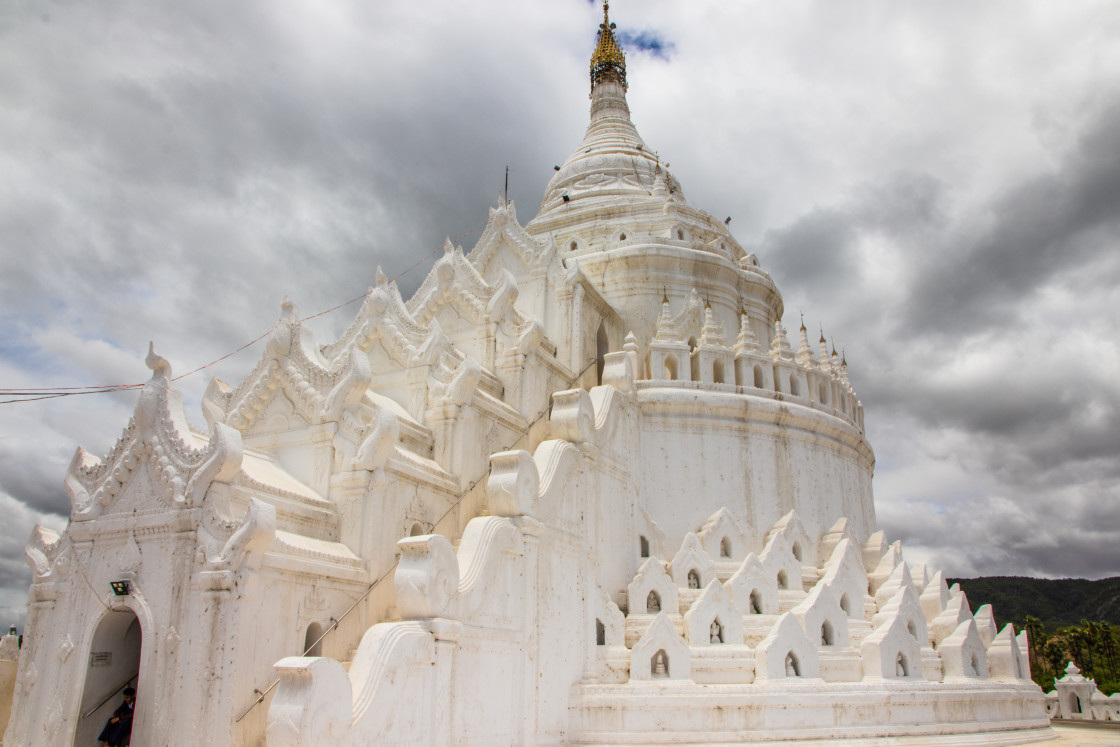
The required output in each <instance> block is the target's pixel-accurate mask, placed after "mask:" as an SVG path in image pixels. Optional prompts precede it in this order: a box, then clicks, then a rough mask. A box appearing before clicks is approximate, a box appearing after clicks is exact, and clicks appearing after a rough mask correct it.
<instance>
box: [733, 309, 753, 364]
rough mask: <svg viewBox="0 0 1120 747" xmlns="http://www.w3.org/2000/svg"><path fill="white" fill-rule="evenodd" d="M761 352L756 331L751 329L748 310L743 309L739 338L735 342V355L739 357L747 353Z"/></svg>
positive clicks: (740, 318) (740, 317)
mask: <svg viewBox="0 0 1120 747" xmlns="http://www.w3.org/2000/svg"><path fill="white" fill-rule="evenodd" d="M758 352H759V347H758V337H756V336H755V334H754V330H752V329H751V323H750V319H749V318H748V317H747V311H746V309H743V311H742V312H740V314H739V337H738V339H737V340H735V353H736V354H737V355H741V354H745V353H754V354H757V353H758Z"/></svg>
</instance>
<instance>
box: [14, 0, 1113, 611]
mask: <svg viewBox="0 0 1120 747" xmlns="http://www.w3.org/2000/svg"><path fill="white" fill-rule="evenodd" d="M598 16H599V10H598V8H597V6H595V5H594V4H593V3H589V2H587V1H586V0H553V1H552V2H548V3H537V2H534V3H525V2H516V1H515V0H475V2H470V3H464V2H449V1H447V0H429V1H428V2H409V3H405V2H396V3H389V2H373V3H371V2H368V1H366V2H363V1H361V0H291V1H290V2H285V3H274V2H268V1H267V0H245V1H243V2H237V3H228V2H216V1H212V0H203V1H202V2H192V3H182V2H172V1H171V0H112V1H110V0H94V1H93V2H85V3H78V2H73V1H72V0H60V1H56V2H48V1H42V0H24V1H22V2H10V3H6V4H4V5H3V6H2V7H0V175H2V179H0V261H2V263H3V264H2V269H0V330H2V331H0V388H7V389H15V388H20V387H54V386H82V385H95V384H118V383H133V382H140V381H143V380H145V379H146V378H147V377H148V375H149V372H148V370H147V369H146V367H145V366H144V363H143V357H144V352H145V350H146V346H147V343H148V341H149V340H154V341H155V344H156V347H157V350H158V351H159V352H160V353H162V354H163V355H164V356H166V357H167V358H168V359H169V360H170V361H171V362H172V365H173V366H174V368H175V372H176V373H184V372H186V371H189V370H191V369H194V368H196V367H198V366H201V365H203V364H205V363H207V362H209V361H212V360H214V359H216V358H218V357H220V356H222V355H224V354H225V353H227V352H229V351H230V350H233V349H235V348H237V347H238V346H240V345H242V344H243V343H245V342H247V341H248V340H251V339H253V338H255V337H257V336H258V335H260V334H262V333H263V332H266V331H267V330H268V329H269V328H270V327H271V326H272V324H273V321H274V320H275V318H276V316H277V315H278V312H279V305H280V303H281V301H282V300H283V298H284V296H285V295H288V296H290V297H291V298H292V300H294V301H295V302H296V303H297V305H298V306H299V308H300V310H301V312H302V313H303V314H310V313H314V312H317V311H321V310H323V309H327V308H329V307H331V306H334V305H335V304H338V303H341V302H343V301H346V300H347V299H350V298H353V297H355V296H359V295H361V294H362V293H363V292H364V291H365V289H366V287H367V286H368V285H370V284H371V283H372V281H373V277H374V273H375V271H376V268H377V266H378V264H379V263H380V264H381V265H383V266H384V268H385V271H386V272H387V273H388V274H389V275H390V276H393V275H396V274H398V273H400V272H402V271H404V270H406V269H407V268H408V267H409V266H411V265H413V264H414V263H415V262H417V261H418V260H421V259H422V258H425V257H426V256H427V255H429V253H430V252H432V250H436V249H438V248H439V245H440V243H441V242H442V240H443V238H444V236H446V235H450V236H452V237H457V236H460V235H462V234H467V235H466V237H465V238H464V239H463V240H462V243H463V244H464V245H465V246H466V247H467V248H469V247H470V246H472V245H473V242H474V240H475V239H476V238H477V236H478V233H479V227H480V224H481V223H482V222H483V221H484V220H485V218H486V211H487V208H488V206H489V205H491V204H494V202H495V200H496V198H497V194H498V191H499V190H500V189H501V187H502V180H503V175H504V169H505V167H506V166H507V165H508V166H509V167H510V172H511V177H510V179H511V185H510V192H511V196H512V197H513V198H514V199H515V201H516V202H517V204H518V208H519V217H520V219H521V221H522V222H523V223H524V222H526V221H527V220H528V219H529V218H530V217H532V215H533V214H534V212H535V210H536V207H537V205H538V204H539V201H540V198H541V194H542V192H543V189H544V185H545V183H546V181H547V180H548V178H549V177H550V176H551V174H552V166H553V165H554V164H557V163H560V162H562V161H563V160H564V159H565V157H566V156H567V155H568V153H569V152H570V150H571V149H572V148H574V147H575V145H576V144H577V143H578V142H579V140H580V138H581V136H582V134H583V129H584V127H585V126H586V122H587V105H588V100H587V85H588V81H587V60H588V56H589V54H590V51H591V49H592V47H593V45H594V31H595V29H596V24H597V23H598ZM612 17H613V20H615V21H616V22H617V23H618V25H619V30H620V31H622V32H624V33H625V34H626V36H625V38H626V40H627V44H626V48H627V51H628V61H629V62H628V65H629V67H628V69H629V79H630V86H631V87H630V96H629V98H630V104H631V109H632V111H633V116H634V120H635V122H636V123H637V125H638V127H639V129H640V131H641V133H642V135H643V137H644V138H645V140H646V141H647V143H649V144H650V145H651V146H652V147H654V148H656V149H658V151H659V152H660V154H661V157H662V159H663V160H667V161H669V162H670V163H671V164H672V166H673V170H674V173H675V175H676V176H678V178H679V179H680V180H681V182H682V184H683V186H684V189H685V192H686V194H687V195H688V196H689V198H690V200H691V201H692V202H693V204H695V205H697V206H699V207H702V208H704V209H706V210H708V211H709V212H711V213H713V214H715V215H716V216H717V217H724V216H726V215H730V216H732V223H731V228H732V230H733V231H734V233H735V234H736V236H737V237H738V238H739V240H740V241H741V242H742V243H743V244H744V246H747V247H748V248H749V249H750V250H752V251H756V252H757V253H758V255H759V257H760V260H761V262H762V264H763V266H764V267H765V268H766V269H768V270H769V271H770V272H771V273H772V274H773V276H774V278H775V280H776V281H777V282H778V284H779V286H780V288H781V289H782V291H783V293H784V295H785V300H786V308H787V318H786V321H787V323H789V324H791V325H795V324H796V322H797V314H798V312H804V313H805V318H806V321H807V323H808V324H809V325H810V326H811V327H813V328H814V329H815V328H816V327H817V326H818V324H823V325H824V330H825V332H826V334H828V335H830V336H832V337H834V338H835V340H836V344H837V345H838V346H840V347H843V348H844V349H845V351H846V353H847V358H848V361H849V364H850V374H851V378H852V380H853V383H854V385H855V387H856V390H857V393H858V394H859V395H860V398H861V399H862V401H863V403H864V406H865V407H866V413H867V414H866V421H867V427H868V432H869V435H870V438H871V441H872V444H873V446H874V447H875V449H876V454H877V459H878V463H877V468H876V480H875V492H876V497H877V506H878V515H879V519H880V523H881V525H882V527H883V528H885V529H886V530H887V532H888V534H889V536H890V537H891V538H892V539H902V540H903V543H904V546H905V547H906V548H907V554H908V556H910V557H911V558H912V559H916V560H929V561H930V562H933V563H935V564H937V565H938V566H940V567H943V568H944V569H945V570H946V571H948V572H949V573H950V574H951V575H994V574H1017V575H1039V576H1051V577H1060V576H1084V577H1090V578H1097V577H1102V576H1109V575H1116V574H1117V573H1120V552H1118V551H1117V549H1116V548H1117V547H1120V411H1118V408H1120V345H1118V342H1117V340H1118V338H1117V334H1116V328H1117V325H1118V324H1120V313H1118V308H1120V290H1118V287H1120V250H1118V246H1117V244H1118V241H1120V4H1117V3H1115V2H1094V1H1093V0H1079V2H1076V3H1057V2H1053V1H1052V0H1034V1H1031V0H1003V1H1002V2H1001V1H999V0H990V1H989V2H985V3H975V2H971V1H967V2H966V1H964V0H960V1H953V0H946V1H943V2H937V3H929V2H906V1H903V2H900V1H899V0H818V1H816V2H814V1H812V0H783V1H782V2H762V1H761V0H755V1H753V2H738V3H727V2H716V1H715V0H689V1H688V2H684V0H643V1H642V2H640V3H639V2H637V0H616V2H615V4H614V7H613V8H612ZM429 266H430V259H429V260H426V261H425V262H423V263H422V264H421V265H420V267H419V268H417V269H415V270H413V271H412V272H410V273H408V274H406V275H404V276H403V277H402V278H401V280H400V283H401V285H402V288H404V289H405V291H406V292H407V291H409V290H411V289H412V288H415V287H416V286H417V285H418V284H419V282H420V281H421V280H422V279H423V276H424V273H425V272H426V270H427V267H429ZM355 310H356V306H355V305H352V306H348V307H346V308H344V309H342V310H339V311H335V312H333V313H331V314H328V315H325V316H323V317H320V318H318V319H316V320H315V321H314V322H312V323H311V324H312V326H313V327H314V328H315V329H316V331H317V333H318V335H319V338H320V339H321V340H327V339H331V338H332V337H333V335H335V334H337V332H338V331H340V330H341V329H342V328H344V327H345V325H346V323H347V322H348V321H349V320H350V319H351V318H352V315H353V313H354V311H355ZM259 353H260V350H259V347H254V348H250V349H249V350H247V351H245V352H242V353H240V354H238V355H236V356H233V357H231V358H229V359H227V360H225V361H223V362H222V363H220V364H218V365H216V366H213V367H211V368H209V369H207V370H206V371H204V372H201V373H197V374H194V375H192V376H189V377H186V378H184V379H182V380H180V381H179V382H178V385H179V386H180V387H181V388H182V390H183V391H184V393H185V394H186V396H187V398H188V401H189V402H190V403H191V404H190V406H189V409H190V414H191V416H192V417H193V418H194V419H195V421H196V422H202V418H201V415H200V414H199V411H198V407H197V402H198V399H199V397H200V395H201V393H202V391H203V389H204V388H205V386H206V383H207V381H208V380H209V377H210V376H211V375H218V376H220V377H221V378H223V379H225V380H226V381H229V382H233V383H236V382H238V381H240V380H241V378H242V377H243V376H244V375H245V374H246V373H247V372H248V371H249V370H250V369H251V367H252V365H253V363H254V362H255V360H256V357H257V356H258V355H259ZM134 396H135V395H134V394H129V393H123V394H111V395H91V396H80V397H79V396H75V397H63V398H58V399H50V400H44V401H39V402H24V403H19V404H5V405H3V406H2V408H0V511H2V512H3V515H4V517H5V521H4V529H3V531H2V533H0V615H3V619H0V623H5V624H6V622H7V621H8V620H9V619H11V620H12V621H15V622H19V621H21V620H22V615H23V612H22V607H23V605H24V602H25V599H26V585H27V583H28V582H29V574H28V572H27V569H26V566H25V565H24V561H23V545H24V543H25V542H26V539H27V536H28V534H29V532H30V530H31V528H32V526H33V525H34V523H35V522H42V523H44V524H47V525H49V526H52V527H54V528H58V529H61V528H62V527H63V526H64V525H65V515H66V512H67V511H68V501H67V499H66V496H65V492H64V491H63V488H62V478H63V475H64V473H65V469H66V466H67V464H68V462H69V460H70V458H71V456H72V455H73V452H74V449H75V448H76V446H77V445H78V444H81V445H83V446H85V447H86V448H87V449H89V450H90V451H92V452H94V453H96V454H102V453H104V452H105V451H106V450H107V449H108V448H110V446H111V445H112V443H113V441H114V440H115V439H116V437H117V436H118V434H119V432H120V429H121V428H122V427H123V426H124V425H125V423H126V422H127V420H128V417H129V415H130V413H131V410H132V406H133V402H134ZM0 399H8V397H6V396H5V397H2V398H0Z"/></svg>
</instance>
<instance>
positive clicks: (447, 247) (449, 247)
mask: <svg viewBox="0 0 1120 747" xmlns="http://www.w3.org/2000/svg"><path fill="white" fill-rule="evenodd" d="M453 251H455V245H454V244H452V243H451V237H450V236H448V237H447V238H445V239H444V240H443V253H444V254H451V252H453Z"/></svg>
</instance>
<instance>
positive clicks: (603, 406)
mask: <svg viewBox="0 0 1120 747" xmlns="http://www.w3.org/2000/svg"><path fill="white" fill-rule="evenodd" d="M592 81H593V87H592V94H591V123H590V126H589V127H588V130H587V133H586V135H585V137H584V140H583V142H582V143H581V144H580V145H579V147H578V148H576V150H575V151H574V152H573V155H572V156H571V157H570V158H569V159H568V160H567V161H566V162H565V163H564V164H563V166H561V167H560V168H559V170H558V171H557V173H556V174H555V176H554V178H553V179H552V181H551V182H550V184H549V185H548V188H547V190H546V193H545V197H544V200H543V203H542V205H541V210H540V212H539V213H538V214H537V216H536V217H535V218H533V219H532V220H531V221H529V223H528V224H527V225H525V226H522V225H521V224H520V223H519V222H518V218H517V214H516V211H515V208H514V205H513V204H512V203H506V202H503V203H502V204H500V205H499V206H498V207H496V208H494V209H492V210H491V211H490V219H489V223H488V225H487V227H486V230H485V232H484V233H483V235H482V237H481V238H480V239H479V241H478V243H477V244H476V245H475V247H474V248H473V249H472V250H471V251H470V252H469V253H464V251H463V249H462V248H461V247H455V246H452V245H451V243H450V242H448V244H447V245H446V247H445V254H444V256H443V257H442V258H440V259H439V261H437V262H436V264H435V266H434V267H433V268H432V270H431V272H430V273H429V275H428V277H427V279H426V280H425V281H424V283H423V284H422V286H421V287H420V288H419V290H417V292H416V293H415V294H414V295H413V296H412V297H411V298H410V299H408V300H405V299H404V298H402V297H401V295H400V292H399V290H398V288H397V286H396V284H394V283H390V282H388V281H387V280H386V278H385V277H384V275H381V274H380V273H379V276H378V279H377V282H376V285H375V287H373V288H371V289H370V291H369V293H368V295H367V296H366V299H365V302H364V304H363V305H362V308H361V309H360V311H359V312H358V313H357V316H356V318H355V319H354V321H353V323H352V324H351V325H350V327H349V328H348V329H347V330H346V331H345V332H344V333H343V335H342V336H341V337H340V338H339V339H338V340H336V341H334V342H332V343H329V344H320V343H318V342H316V341H315V340H314V339H313V337H312V335H311V333H310V332H309V331H308V330H307V329H305V328H303V327H302V325H301V324H300V322H299V315H298V313H297V312H296V310H295V308H294V306H293V305H292V304H290V303H285V305H284V307H283V308H282V310H281V315H280V318H279V320H278V322H277V324H276V328H275V330H274V332H273V333H272V335H271V337H270V338H269V340H268V343H267V345H266V349H265V351H264V353H263V354H262V356H261V358H260V360H259V362H258V363H257V365H256V366H255V368H254V369H253V370H252V372H250V373H249V375H248V376H247V377H246V379H245V380H244V381H243V382H242V383H240V384H239V385H237V386H229V385H227V384H225V383H224V382H222V381H218V380H214V381H213V382H211V384H210V387H209V389H208V390H207V393H206V396H205V398H204V401H203V405H202V410H203V412H202V415H203V417H204V419H205V422H206V427H205V428H198V427H196V426H194V425H192V424H191V423H190V421H189V420H188V418H187V416H186V414H185V413H184V411H183V407H182V402H181V397H180V395H179V393H178V392H177V391H176V390H175V389H174V388H173V387H172V385H171V370H170V366H169V365H168V363H167V362H166V361H165V360H163V359H162V358H160V357H159V356H158V355H156V354H155V352H154V351H152V352H151V353H150V354H149V356H148V361H147V362H148V365H149V367H150V368H151V369H152V378H151V380H150V381H149V382H148V384H147V385H146V386H145V387H144V389H143V391H142V392H141V394H140V397H139V400H138V402H137V405H136V410H135V414H134V416H133V418H132V420H131V421H130V422H129V423H128V425H127V426H126V428H125V430H124V432H123V433H122V435H121V438H120V440H119V441H118V442H117V445H116V446H115V447H114V448H113V450H112V451H111V452H110V453H109V454H107V455H106V456H104V457H102V458H100V459H99V458H96V457H94V456H93V455H90V454H88V453H86V452H85V451H84V450H82V449H79V450H78V452H77V454H76V455H75V457H74V460H73V463H72V464H71V467H70V470H69V472H68V474H67V477H66V489H67V492H68V494H69V496H70V499H71V503H72V510H71V518H70V525H69V527H68V528H67V530H66V531H65V532H63V533H62V534H56V533H54V532H51V531H49V530H46V529H42V528H39V529H36V531H35V533H34V534H33V535H32V537H31V540H30V542H29V543H28V546H27V559H28V562H29V564H30V566H31V568H32V572H33V576H34V580H33V583H32V586H31V590H30V595H29V612H28V618H27V637H26V638H25V645H24V647H23V649H22V651H20V652H19V670H18V680H17V684H16V688H15V704H14V710H13V718H12V722H11V725H10V726H9V728H8V731H7V734H6V736H5V744H12V745H51V746H53V745H59V744H82V745H85V744H92V743H93V741H92V740H93V736H94V735H95V734H96V731H97V729H99V728H100V725H101V724H102V723H103V722H104V720H105V718H106V716H107V715H108V714H109V713H110V712H111V711H112V709H113V708H114V707H115V706H116V704H117V703H118V702H119V698H115V697H114V694H115V693H117V692H119V689H120V688H121V687H123V683H126V682H129V681H134V682H135V683H136V687H137V689H138V697H137V717H136V723H135V729H134V739H133V743H134V744H145V745H155V744H173V745H178V744H182V745H188V744H190V745H198V744H202V745H211V746H212V747H219V746H222V747H224V746H226V745H237V746H248V745H260V744H267V745H269V747H288V746H292V747H295V746H296V745H300V746H303V747H309V746H311V745H326V744H331V745H355V746H356V745H367V744H375V743H376V744H384V745H446V744H460V745H479V746H482V745H486V746H488V747H489V746H492V745H560V744H673V743H679V744H684V743H688V744H695V743H705V742H713V743H715V742H721V743H722V742H736V743H739V742H751V741H768V740H780V739H799V740H808V741H812V740H820V741H822V742H823V741H825V740H834V739H840V738H843V739H849V740H854V741H852V742H850V744H864V743H870V742H872V741H874V740H875V739H877V738H880V737H891V738H906V739H907V740H908V741H904V742H892V743H895V744H945V745H947V744H958V743H962V742H967V743H968V744H1020V743H1026V742H1031V741H1037V740H1039V739H1045V738H1048V737H1050V736H1052V735H1051V733H1050V732H1049V729H1048V723H1049V722H1048V718H1047V715H1046V711H1045V708H1044V699H1043V695H1042V693H1041V691H1040V690H1039V688H1038V687H1037V686H1035V685H1034V684H1033V683H1032V682H1031V681H1030V679H1029V671H1028V668H1027V661H1026V657H1025V656H1024V655H1023V649H1022V648H1021V646H1019V645H1018V644H1017V642H1016V640H1015V638H1014V636H1013V634H1012V633H1011V632H1008V631H1003V632H1000V633H999V634H998V635H997V634H996V631H995V630H994V622H993V618H992V616H991V612H990V610H988V611H986V612H985V614H983V615H981V616H980V618H979V619H974V617H973V613H972V611H971V610H970V609H969V606H968V603H967V600H966V599H965V597H964V595H963V594H962V593H960V592H959V590H955V591H953V590H949V589H946V588H945V584H944V581H943V580H942V576H941V574H940V573H938V572H937V571H936V570H935V569H928V570H927V569H925V568H910V567H909V566H907V565H906V564H905V563H904V561H903V558H902V553H901V548H900V547H899V545H897V544H895V545H889V544H888V543H887V542H886V540H885V539H884V537H883V536H882V533H881V532H877V530H876V522H875V512H874V502H873V498H872V490H871V479H872V473H873V468H874V455H873V453H872V450H871V447H870V445H869V444H868V442H867V439H866V438H865V435H864V413H863V406H862V404H861V403H860V401H859V399H858V398H857V397H856V395H855V392H854V391H853V389H852V386H851V384H850V382H849V380H848V375H847V362H846V361H844V360H842V359H841V358H840V356H837V355H836V353H835V351H831V352H830V351H829V350H828V349H827V348H826V347H825V346H824V344H823V340H822V341H821V346H820V348H819V350H817V351H814V350H813V349H812V348H811V346H810V343H809V340H808V338H807V334H806V330H805V329H804V328H803V327H802V328H801V329H800V330H799V339H798V340H797V347H796V349H795V348H794V345H793V344H791V342H790V340H789V338H788V333H787V331H786V329H785V327H784V326H783V323H782V315H783V306H782V297H781V294H780V293H779V292H778V289H777V288H776V286H775V284H774V282H773V280H772V279H771V277H770V276H769V275H768V274H767V273H766V272H765V271H764V270H763V269H762V268H761V267H760V266H759V262H758V260H757V258H756V257H754V256H753V255H750V254H747V253H745V252H744V251H743V249H742V248H741V247H740V245H739V243H738V242H737V241H736V240H735V239H734V237H732V236H731V234H730V233H729V232H728V230H727V227H726V225H724V223H723V222H721V221H719V220H715V219H713V218H712V216H710V215H708V214H707V213H704V212H702V211H700V210H698V209H696V208H694V207H692V206H690V205H689V204H688V203H687V202H686V201H685V199H684V193H683V191H682V187H681V185H680V184H679V182H678V181H677V180H676V178H674V176H673V175H672V174H671V173H670V171H669V170H668V166H667V164H663V163H661V161H660V159H659V158H658V156H657V155H656V154H655V151H654V150H653V149H651V148H650V147H648V146H647V145H646V144H645V143H644V142H643V141H642V140H641V138H640V137H639V135H638V133H637V130H636V129H635V128H634V125H633V124H632V123H631V121H630V115H629V109H628V107H627V103H626V96H625V93H626V78H625V60H624V57H623V56H622V52H621V50H620V49H619V48H618V46H617V43H616V41H615V39H614V36H613V33H612V31H611V27H610V26H609V25H606V24H605V25H604V26H603V28H602V29H601V32H600V39H599V45H598V48H597V49H596V52H595V56H594V57H593V58H592ZM118 581H125V582H127V583H128V584H129V587H130V588H129V590H128V593H127V594H122V595H117V594H115V593H114V592H113V591H112V590H111V586H110V584H111V583H112V582H118ZM371 587H372V590H371ZM305 652H308V653H309V654H312V655H308V656H304V655H302V654H304V653H305ZM274 682H275V683H276V684H275V686H274V687H270V684H271V683H274ZM966 735H967V736H966ZM846 744H849V743H848V742H846Z"/></svg>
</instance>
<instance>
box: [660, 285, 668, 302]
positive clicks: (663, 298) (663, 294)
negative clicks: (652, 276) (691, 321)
mask: <svg viewBox="0 0 1120 747" xmlns="http://www.w3.org/2000/svg"><path fill="white" fill-rule="evenodd" d="M661 303H663V304H666V303H669V289H668V288H667V287H665V286H661Z"/></svg>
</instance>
